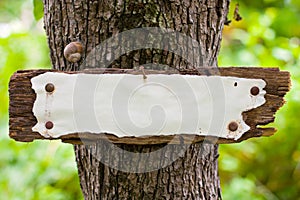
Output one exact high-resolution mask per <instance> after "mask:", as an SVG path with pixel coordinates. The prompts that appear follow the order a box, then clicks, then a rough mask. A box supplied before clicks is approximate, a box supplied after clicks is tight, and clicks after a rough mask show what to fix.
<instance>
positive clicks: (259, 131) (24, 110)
mask: <svg viewBox="0 0 300 200" xmlns="http://www.w3.org/2000/svg"><path fill="white" fill-rule="evenodd" d="M48 71H55V70H23V71H17V72H16V73H15V74H14V75H13V76H12V77H11V80H10V84H9V96H10V103H9V136H10V137H11V138H13V139H15V140H17V141H22V142H31V141H33V140H35V139H48V140H51V139H53V138H44V137H43V136H41V135H40V134H39V133H37V132H33V131H32V130H31V128H32V127H33V126H34V125H35V124H36V123H37V120H36V118H35V116H34V115H33V113H32V107H33V103H34V101H35V98H36V95H35V93H34V91H33V90H32V88H31V82H30V80H31V78H33V77H35V76H37V75H40V74H42V73H45V72H48ZM145 72H146V74H174V73H176V71H153V70H145ZM61 73H130V74H142V72H141V71H136V70H132V69H94V70H85V71H80V72H61ZM177 73H180V74H195V75H221V76H235V77H239V78H258V79H263V80H264V81H266V83H267V85H266V87H265V90H266V92H267V94H266V95H265V98H266V103H265V104H264V105H262V106H260V107H258V108H256V109H253V110H250V111H247V112H244V113H243V119H244V121H245V122H246V123H247V124H248V125H249V126H250V127H251V129H250V130H249V131H248V132H246V133H245V134H244V135H243V136H242V137H241V138H240V139H239V140H237V141H235V140H233V139H224V138H214V137H205V136H195V135H179V136H178V135H177V136H151V137H139V138H136V137H122V138H118V137H116V136H114V135H111V134H91V133H80V137H79V135H78V134H69V135H64V136H61V137H60V138H59V139H61V140H62V141H63V142H68V143H82V141H83V140H84V142H93V141H95V140H98V139H109V140H111V141H112V142H113V143H119V144H120V143H126V144H162V143H168V142H170V141H171V142H172V143H190V142H193V143H195V142H200V141H203V140H206V141H208V142H209V141H210V142H217V143H235V142H241V141H243V140H246V139H248V138H252V137H260V136H270V135H273V134H274V133H275V132H276V130H275V129H274V128H260V127H259V125H266V124H268V123H270V122H273V121H274V115H275V113H276V111H277V110H278V109H279V108H280V107H281V106H282V105H283V104H284V99H283V97H284V95H285V94H286V93H287V92H288V91H289V88H290V74H289V72H286V71H280V70H279V69H278V68H258V67H257V68H248V67H228V68H218V70H216V69H215V68H201V69H198V70H184V71H180V72H177Z"/></svg>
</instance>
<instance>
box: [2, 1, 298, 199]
mask: <svg viewBox="0 0 300 200" xmlns="http://www.w3.org/2000/svg"><path fill="white" fill-rule="evenodd" d="M41 3H42V2H41V0H15V1H8V0H2V1H0V77H1V78H0V133H1V140H0V152H1V156H0V199H64V200H65V199H66V200H67V199H82V195H81V192H80V187H79V181H78V177H77V169H76V164H75V158H74V153H73V148H72V145H68V144H62V143H60V142H53V141H51V142H50V141H36V142H33V143H28V144H26V143H18V142H15V141H13V140H11V139H9V138H8V92H7V91H8V82H9V77H10V76H11V75H12V73H13V72H15V71H16V70H19V69H32V68H50V66H51V64H50V59H49V52H48V47H47V41H46V37H45V33H44V30H43V29H42V26H43V25H42V21H41V20H40V18H41V17H42V9H41ZM235 3H236V2H235V1H233V2H232V3H231V11H230V14H229V19H231V18H232V15H233V10H234V4H235ZM239 4H240V14H241V16H242V17H243V20H242V21H239V22H236V21H234V20H233V22H232V23H231V24H230V26H227V27H226V28H225V30H224V36H223V44H222V49H221V52H220V56H219V65H220V66H233V65H234V66H265V67H269V66H279V67H280V68H281V69H283V70H288V71H290V72H291V74H292V90H291V92H290V93H289V94H288V95H287V97H286V100H287V103H286V105H285V106H284V107H283V108H282V109H281V110H280V111H279V112H278V113H277V116H276V121H275V123H274V124H273V125H272V126H275V127H277V128H278V130H279V131H278V132H277V133H276V134H275V135H274V136H272V137H270V138H258V139H251V140H248V141H245V142H243V143H241V144H230V145H221V146H220V175H221V184H222V193H223V197H224V199H225V200H227V199H228V200H231V199H249V200H250V199H251V200H252V199H268V200H278V199H291V200H294V199H299V197H300V144H299V142H298V141H299V140H300V134H299V133H298V132H299V131H300V123H299V122H298V120H299V117H300V114H299V111H300V95H299V92H300V68H299V67H300V65H299V64H300V56H299V55H300V47H299V45H300V2H299V1H298V0H284V1H283V0H259V1H252V0H241V1H239ZM33 5H34V6H33Z"/></svg>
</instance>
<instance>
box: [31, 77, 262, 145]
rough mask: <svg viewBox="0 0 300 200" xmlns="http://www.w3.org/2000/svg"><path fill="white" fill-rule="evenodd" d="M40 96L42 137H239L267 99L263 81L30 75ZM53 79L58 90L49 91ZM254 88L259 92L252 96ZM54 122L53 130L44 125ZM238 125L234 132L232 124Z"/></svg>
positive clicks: (37, 104)
mask: <svg viewBox="0 0 300 200" xmlns="http://www.w3.org/2000/svg"><path fill="white" fill-rule="evenodd" d="M31 82H32V88H33V89H34V90H35V92H36V94H37V98H36V101H35V102H34V106H33V113H34V115H35V117H36V118H37V121H38V123H37V124H36V125H35V126H34V127H33V128H32V130H33V131H36V132H39V133H40V134H41V135H43V136H44V137H54V138H56V137H59V136H62V135H66V134H70V133H81V132H90V133H96V134H97V133H111V134H114V135H116V136H118V137H124V136H135V137H142V136H152V135H157V136H159V135H174V134H196V135H203V136H208V135H209V136H218V137H222V138H233V139H238V138H240V137H241V136H242V135H243V133H245V132H246V131H248V130H249V129H250V128H249V126H248V125H247V124H245V122H244V121H243V119H242V112H244V111H247V110H250V109H252V108H256V107H258V106H261V105H263V104H264V103H265V99H264V95H265V91H264V90H263V88H264V87H265V85H266V83H265V82H264V81H263V80H261V79H244V78H236V77H222V76H196V75H178V74H174V75H163V74H159V75H148V76H147V79H143V76H142V75H129V74H65V73H57V72H47V73H44V74H41V75H39V76H36V77H34V78H32V79H31ZM47 83H52V84H53V85H54V87H55V90H54V91H53V92H52V93H48V92H46V91H45V85H46V84H47ZM252 87H258V88H259V94H257V95H251V93H250V90H251V88H252ZM49 121H51V122H52V123H53V128H51V129H47V128H46V127H45V124H46V123H47V122H49ZM231 122H236V123H237V124H238V128H237V130H235V131H230V130H229V129H228V125H229V124H230V123H231Z"/></svg>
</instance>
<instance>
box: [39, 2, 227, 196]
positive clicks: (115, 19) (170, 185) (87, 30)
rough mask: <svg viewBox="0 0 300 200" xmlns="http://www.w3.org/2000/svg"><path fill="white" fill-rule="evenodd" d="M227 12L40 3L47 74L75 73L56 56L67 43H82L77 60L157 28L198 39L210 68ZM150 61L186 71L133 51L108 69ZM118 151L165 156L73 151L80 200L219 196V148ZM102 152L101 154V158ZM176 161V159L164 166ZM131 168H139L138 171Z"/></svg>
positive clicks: (104, 146)
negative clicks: (122, 36) (123, 36)
mask: <svg viewBox="0 0 300 200" xmlns="http://www.w3.org/2000/svg"><path fill="white" fill-rule="evenodd" d="M228 6H229V0H172V1H171V0H165V1H151V0H147V1H144V0H138V1H137V0H119V1H112V0H76V1H73V0H63V1H55V0H44V13H45V14H44V22H45V29H46V33H47V36H48V43H49V48H50V50H51V51H50V52H51V61H52V64H53V68H55V69H60V70H78V69H80V64H81V63H82V61H81V62H79V63H75V64H72V63H69V62H68V61H66V60H65V58H64V57H63V49H64V47H65V46H66V45H67V44H68V43H69V42H72V41H78V40H79V41H81V42H82V43H83V45H84V55H83V59H82V60H84V58H85V57H86V56H87V55H88V53H89V52H90V51H91V50H92V49H93V48H95V47H96V46H97V45H98V44H100V43H101V42H103V41H104V40H105V39H108V38H110V37H111V36H112V35H115V34H117V33H120V32H122V31H125V30H130V29H133V28H137V27H164V28H169V29H172V30H176V31H179V32H181V33H183V34H185V35H187V36H189V37H191V38H193V39H195V40H197V41H198V42H199V43H200V44H201V51H202V52H205V59H206V62H205V63H206V64H209V65H211V66H216V63H217V54H218V52H219V48H220V41H221V38H222V29H223V26H224V22H225V20H226V15H227V12H228ZM151 62H160V63H163V64H167V65H169V66H173V67H180V68H188V67H190V66H189V64H188V63H186V62H185V60H183V59H181V58H180V57H179V56H176V55H174V54H172V53H168V52H167V53H166V52H164V51H162V50H156V49H144V50H137V51H134V52H131V53H129V54H126V55H123V56H121V58H119V59H116V60H115V61H114V62H113V64H112V65H111V66H110V67H119V68H128V67H132V66H139V65H141V64H146V63H151ZM187 98H188V97H187ZM119 147H120V148H121V149H124V150H127V151H130V152H139V153H141V154H142V153H143V154H144V155H145V154H146V155H148V154H147V153H149V152H153V151H155V150H157V149H160V148H162V147H164V150H163V151H160V153H158V154H156V156H155V157H151V159H150V158H149V160H146V161H145V162H142V161H141V162H140V163H139V162H133V160H132V159H139V158H138V157H137V158H129V157H126V155H125V154H122V153H119V152H117V151H116V150H115V149H114V148H113V147H111V145H110V143H108V142H106V141H97V142H95V144H90V145H74V150H75V154H76V162H77V166H78V172H79V177H80V184H81V189H82V191H83V194H84V197H85V199H220V198H221V194H220V182H219V177H218V159H217V158H218V145H215V144H202V143H199V144H193V145H191V146H184V145H166V146H163V145H145V146H141V145H140V146H138V145H119ZM185 148H187V150H186V151H184V149H185ZM103 152H106V154H105V155H102V154H103ZM99 155H100V156H102V157H101V158H102V159H104V160H105V159H106V160H110V163H114V164H117V165H118V167H121V168H122V167H125V168H126V169H127V171H131V172H122V171H120V170H118V169H114V168H111V167H109V166H107V165H105V164H103V163H102V162H100V161H99V159H97V156H99ZM175 155H180V156H179V158H178V159H177V160H175V161H174V162H172V163H171V164H169V165H167V166H165V164H166V163H168V162H169V160H170V159H171V158H172V157H175ZM102 161H103V160H102ZM143 161H144V160H143ZM134 163H138V166H137V165H136V164H134ZM159 166H163V168H161V169H158V170H154V171H150V172H145V173H132V172H134V171H136V169H137V168H143V169H145V171H147V169H149V170H150V169H152V167H156V168H159ZM121 168H119V169H121ZM131 169H132V170H131Z"/></svg>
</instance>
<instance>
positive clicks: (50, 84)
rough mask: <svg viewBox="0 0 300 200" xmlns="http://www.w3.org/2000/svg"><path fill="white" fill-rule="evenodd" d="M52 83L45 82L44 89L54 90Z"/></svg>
mask: <svg viewBox="0 0 300 200" xmlns="http://www.w3.org/2000/svg"><path fill="white" fill-rule="evenodd" d="M54 88H55V87H54V85H53V84H52V83H47V84H46V86H45V90H46V91H47V92H53V91H54Z"/></svg>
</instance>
